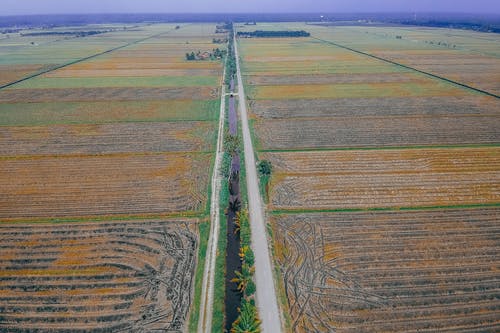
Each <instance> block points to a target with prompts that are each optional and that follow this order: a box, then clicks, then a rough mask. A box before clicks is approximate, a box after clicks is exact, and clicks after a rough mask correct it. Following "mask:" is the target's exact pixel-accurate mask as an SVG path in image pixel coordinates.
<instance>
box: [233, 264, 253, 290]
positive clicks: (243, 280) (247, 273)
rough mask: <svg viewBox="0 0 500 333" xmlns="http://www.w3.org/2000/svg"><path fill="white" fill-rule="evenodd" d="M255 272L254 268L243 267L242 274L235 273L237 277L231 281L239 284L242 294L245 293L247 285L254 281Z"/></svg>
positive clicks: (244, 265) (245, 265)
mask: <svg viewBox="0 0 500 333" xmlns="http://www.w3.org/2000/svg"><path fill="white" fill-rule="evenodd" d="M254 271H255V268H254V267H250V266H248V265H247V264H245V263H244V264H243V265H241V272H239V271H234V273H235V274H236V277H235V278H233V279H232V280H231V282H235V283H237V284H238V287H237V288H238V290H239V291H240V292H245V289H246V288H247V285H248V283H249V282H250V281H252V279H253V273H254Z"/></svg>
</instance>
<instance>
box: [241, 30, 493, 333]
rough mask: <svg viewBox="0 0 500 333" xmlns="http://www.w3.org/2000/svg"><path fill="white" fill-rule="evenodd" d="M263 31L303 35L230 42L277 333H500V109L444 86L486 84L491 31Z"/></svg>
mask: <svg viewBox="0 0 500 333" xmlns="http://www.w3.org/2000/svg"><path fill="white" fill-rule="evenodd" d="M259 24H260V23H259ZM241 29H249V27H243V28H241ZM272 29H273V30H274V29H277V30H305V31H308V32H310V33H311V38H296V39H285V38H283V39H278V38H254V39H251V38H249V39H243V38H241V39H240V40H239V46H240V50H241V58H242V60H243V64H242V68H243V73H244V75H245V84H246V90H247V91H248V95H249V103H248V104H249V108H250V111H251V116H250V117H251V121H252V122H251V126H252V129H253V135H254V139H255V140H254V142H255V145H256V148H257V150H259V152H258V158H259V159H260V160H267V161H269V162H271V164H272V166H273V169H272V170H273V171H272V175H271V176H270V179H269V183H265V181H267V179H266V178H265V177H263V178H262V179H261V185H262V188H261V191H262V192H264V194H265V195H264V198H265V199H266V200H267V201H268V202H267V205H266V208H267V210H268V222H269V224H270V225H271V229H272V238H273V251H274V252H273V253H274V259H275V261H274V262H275V265H276V266H277V270H278V274H277V276H278V282H277V285H278V291H279V292H280V298H281V299H280V301H281V304H282V306H283V312H284V317H285V318H286V319H287V320H286V331H287V332H294V333H295V332H322V333H323V332H324V333H327V332H328V333H331V332H353V333H358V332H398V333H400V332H408V333H410V332H411V333H416V332H429V333H430V332H491V333H493V332H499V331H500V317H499V315H498V314H499V313H500V274H499V272H500V266H499V263H498V259H499V256H500V225H499V224H498V217H499V216H500V207H499V205H500V146H499V143H500V131H499V130H498V129H499V128H500V113H499V111H500V102H499V99H498V98H495V97H494V96H489V95H487V94H482V93H480V92H478V91H475V90H473V89H468V88H465V87H463V86H459V85H456V84H452V83H450V82H449V81H447V80H446V79H449V80H456V81H459V82H461V83H463V84H466V85H471V86H472V87H476V88H480V89H486V90H488V91H490V92H492V93H495V92H496V91H497V90H498V89H499V87H498V84H499V82H500V81H499V78H500V77H499V74H498V73H499V68H500V67H499V66H498V64H499V58H498V55H499V53H498V51H499V49H498V43H496V44H495V42H496V39H498V38H497V37H495V34H484V33H477V32H470V31H462V30H452V29H430V28H420V27H419V28H415V27H373V26H352V27H351V26H315V25H309V24H308V25H304V24H303V23H286V24H285V23H283V24H273V26H272ZM431 41H432V43H431ZM438 41H440V42H439V44H438ZM443 41H446V45H443ZM330 42H332V43H330ZM335 43H336V44H337V45H335ZM455 43H456V47H455V46H453V45H454V44H455ZM342 46H346V47H342ZM349 48H351V49H353V50H359V51H362V52H366V53H369V54H372V55H376V56H380V57H383V58H385V59H387V60H393V61H396V62H398V63H400V64H404V65H408V66H410V67H413V68H416V69H418V70H423V71H428V72H430V73H433V74H436V75H439V76H443V77H444V78H445V80H443V79H440V78H436V77H432V76H429V75H424V74H422V73H419V72H418V71H415V70H412V69H411V68H404V67H402V66H399V65H397V64H391V63H390V62H388V61H384V60H381V59H376V58H374V57H370V56H369V55H363V54H362V53H359V52H355V51H353V50H349Z"/></svg>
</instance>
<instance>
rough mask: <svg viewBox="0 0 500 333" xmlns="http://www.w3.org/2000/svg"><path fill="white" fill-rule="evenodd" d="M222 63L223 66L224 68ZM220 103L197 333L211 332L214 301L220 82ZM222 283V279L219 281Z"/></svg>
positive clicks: (223, 94) (222, 106)
mask: <svg viewBox="0 0 500 333" xmlns="http://www.w3.org/2000/svg"><path fill="white" fill-rule="evenodd" d="M225 67H226V66H225V64H224V68H225ZM225 77H226V70H225V69H224V74H223V75H222V80H224V78H225ZM221 86H222V91H221V104H220V118H219V129H218V131H219V132H218V136H217V150H216V154H215V165H214V170H213V174H212V197H211V198H210V236H209V238H208V245H207V255H206V258H205V268H204V271H203V282H202V288H201V300H200V317H199V321H198V333H210V332H212V315H213V302H214V299H213V298H214V279H215V261H216V259H217V244H219V229H220V217H219V211H220V207H219V196H220V186H221V176H220V174H221V173H220V169H221V166H222V155H223V154H224V150H223V149H224V147H223V137H224V121H225V117H226V116H225V111H226V91H225V83H224V81H222V83H221ZM219 283H222V281H219Z"/></svg>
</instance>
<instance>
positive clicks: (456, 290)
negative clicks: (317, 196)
mask: <svg viewBox="0 0 500 333" xmlns="http://www.w3.org/2000/svg"><path fill="white" fill-rule="evenodd" d="M499 215H500V209H499V208H481V209H470V210H467V209H456V210H430V211H404V212H358V213H334V214H332V213H311V214H293V215H278V216H273V217H272V218H271V223H272V228H273V231H274V249H275V258H276V261H277V264H278V267H279V269H280V272H281V276H282V277H283V281H284V287H285V290H286V295H287V298H288V302H287V304H288V310H289V311H288V312H289V314H290V317H291V332H339V333H340V332H353V333H354V332H356V333H357V332H492V333H493V332H498V331H499V330H500V318H499V317H498V313H499V311H500V280H499V271H500V266H499V263H498V256H499V255H500V250H499V242H500V226H499V225H498V216H499Z"/></svg>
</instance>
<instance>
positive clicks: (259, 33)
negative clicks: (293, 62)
mask: <svg viewBox="0 0 500 333" xmlns="http://www.w3.org/2000/svg"><path fill="white" fill-rule="evenodd" d="M238 36H240V37H256V38H268V37H271V38H272V37H309V36H311V34H310V33H309V32H307V31H304V30H295V31H272V30H256V31H253V32H245V31H239V32H238Z"/></svg>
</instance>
